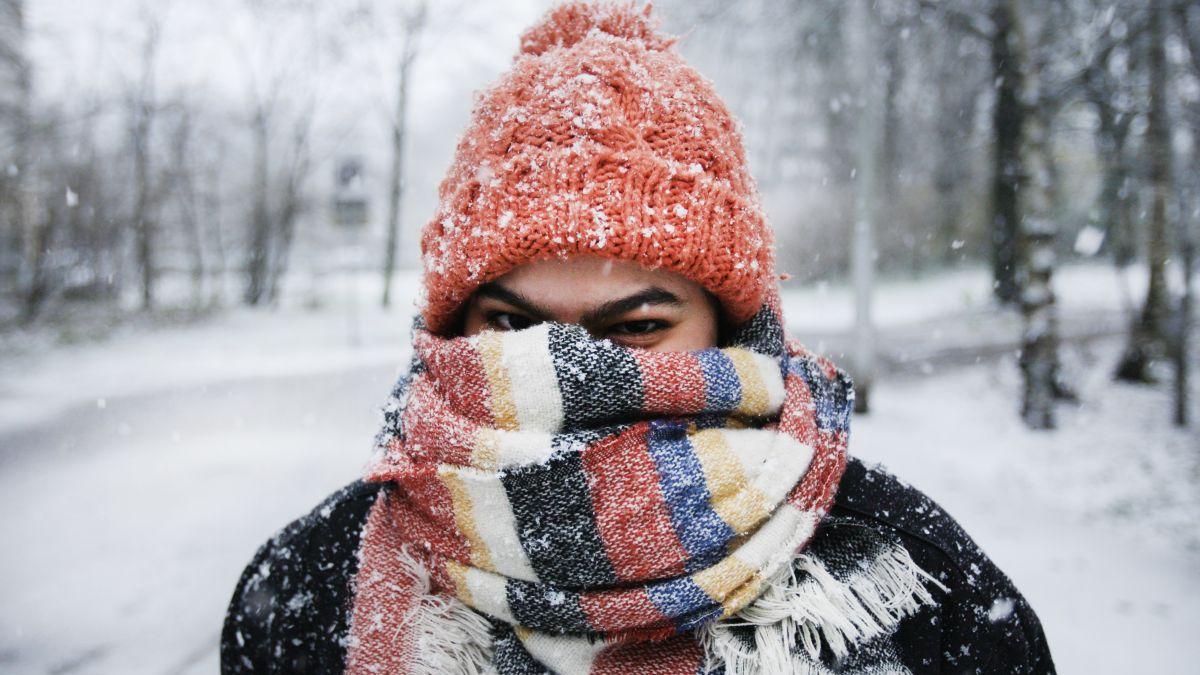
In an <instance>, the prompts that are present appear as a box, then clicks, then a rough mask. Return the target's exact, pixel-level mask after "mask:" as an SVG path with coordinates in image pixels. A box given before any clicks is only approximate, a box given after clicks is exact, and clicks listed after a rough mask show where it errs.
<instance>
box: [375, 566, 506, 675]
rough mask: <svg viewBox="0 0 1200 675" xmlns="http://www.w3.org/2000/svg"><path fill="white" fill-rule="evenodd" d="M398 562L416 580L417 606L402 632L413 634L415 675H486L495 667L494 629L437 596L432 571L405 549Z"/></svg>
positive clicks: (451, 600)
mask: <svg viewBox="0 0 1200 675" xmlns="http://www.w3.org/2000/svg"><path fill="white" fill-rule="evenodd" d="M397 558H398V560H399V562H400V564H401V565H403V566H404V568H405V570H406V572H408V575H409V576H410V577H411V578H412V580H413V583H414V585H413V588H412V594H413V597H414V600H413V606H412V608H411V609H409V611H408V613H407V615H406V616H405V618H404V622H403V623H402V624H401V626H400V627H401V628H402V629H405V630H407V631H411V633H410V636H411V639H412V640H413V661H412V664H411V668H412V673H413V675H482V674H485V673H494V672H495V669H494V668H493V667H492V632H491V631H492V625H491V623H490V622H489V621H488V620H487V619H486V618H484V616H483V615H482V614H479V613H477V612H475V611H474V610H472V609H471V608H470V607H468V606H467V605H466V604H465V603H463V602H462V601H461V600H459V599H457V598H453V597H450V596H448V595H441V594H437V593H434V592H433V590H432V588H433V585H432V583H431V581H430V578H429V571H428V570H427V569H426V568H425V566H424V565H423V564H421V562H420V561H418V560H417V559H416V558H415V557H413V555H412V554H411V553H410V552H409V550H408V547H407V546H403V547H401V548H400V550H399V551H398V553H397Z"/></svg>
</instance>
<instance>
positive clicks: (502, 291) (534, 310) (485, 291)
mask: <svg viewBox="0 0 1200 675" xmlns="http://www.w3.org/2000/svg"><path fill="white" fill-rule="evenodd" d="M475 293H476V295H477V296H478V297H481V298H492V299H495V300H500V301H501V302H506V303H508V304H510V305H512V306H513V307H516V308H517V309H519V310H521V311H522V312H525V313H526V314H529V315H530V318H532V319H537V320H539V321H545V320H546V319H548V318H549V317H550V316H551V314H552V312H550V311H549V310H547V309H545V308H543V307H540V306H538V304H537V303H535V302H533V301H532V300H530V299H529V298H526V297H525V296H523V295H521V294H520V293H517V292H516V291H513V290H510V289H507V288H505V287H504V286H501V285H500V284H498V283H495V282H489V283H486V284H483V285H482V286H480V287H479V288H478V289H476V291H475ZM682 304H683V301H682V300H680V299H679V296H677V295H675V294H674V293H672V292H671V291H668V290H667V289H665V288H662V287H660V286H649V287H647V288H644V289H642V290H640V291H638V292H637V293H634V294H632V295H627V296H625V297H623V298H615V299H613V300H609V301H608V302H605V303H603V304H602V305H600V306H599V307H596V308H595V309H592V310H590V311H588V312H587V313H586V314H584V315H583V316H582V317H581V318H580V321H579V323H581V324H583V325H585V326H594V325H597V324H603V323H604V322H606V321H611V320H612V319H614V318H616V317H618V316H620V315H622V314H625V313H626V312H632V311H633V310H635V309H640V308H641V307H644V306H651V307H655V306H659V307H660V306H663V305H671V306H679V305H682Z"/></svg>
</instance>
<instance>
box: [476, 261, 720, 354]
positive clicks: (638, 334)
mask: <svg viewBox="0 0 1200 675" xmlns="http://www.w3.org/2000/svg"><path fill="white" fill-rule="evenodd" d="M542 321H557V322H559V323H576V324H579V325H581V326H583V327H584V328H586V329H587V330H588V332H590V333H591V334H592V335H593V336H594V337H596V338H607V339H609V340H612V341H613V342H616V343H619V344H622V345H627V346H630V347H642V348H645V349H655V350H662V351H667V350H679V351H682V350H689V349H704V348H706V347H715V346H716V345H717V340H718V335H719V330H718V327H719V321H720V318H719V313H718V310H717V306H716V302H715V301H714V300H713V299H712V297H711V296H710V295H709V294H708V293H706V292H705V290H704V288H703V287H702V286H700V285H699V284H697V283H695V282H694V281H691V280H689V279H685V278H684V277H681V276H679V275H678V274H674V273H672V272H665V271H662V270H651V269H647V268H645V267H642V266H640V265H638V264H636V263H631V262H622V261H615V260H607V259H604V258H595V257H584V258H572V259H570V260H543V261H539V262H533V263H528V264H525V265H521V266H520V267H517V268H516V269H514V270H512V271H511V272H509V273H508V274H505V275H504V276H502V277H500V278H498V279H496V280H495V281H492V282H490V283H487V284H484V285H483V286H480V287H479V289H478V290H477V291H475V294H474V295H472V296H471V299H470V301H468V303H467V307H466V310H465V315H464V317H463V330H462V332H463V334H464V335H474V334H476V333H479V332H481V331H484V330H489V329H490V330H519V329H521V328H526V327H528V326H532V325H533V324H535V323H540V322H542Z"/></svg>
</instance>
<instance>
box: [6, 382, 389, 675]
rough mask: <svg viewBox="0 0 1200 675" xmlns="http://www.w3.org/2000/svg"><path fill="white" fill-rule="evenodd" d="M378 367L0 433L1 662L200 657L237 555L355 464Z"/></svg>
mask: <svg viewBox="0 0 1200 675" xmlns="http://www.w3.org/2000/svg"><path fill="white" fill-rule="evenodd" d="M391 381H392V368H391V367H390V366H387V365H381V366H379V367H370V368H359V369H355V370H351V371H348V372H345V373H327V374H320V375H309V376H302V377H294V378H275V377H273V378H268V379H259V380H248V381H240V382H229V383H225V384H214V385H208V386H200V387H195V388H188V389H184V390H180V391H176V392H170V393H161V394H155V395H145V396H133V397H127V398H119V399H115V400H108V401H105V402H104V407H102V408H101V407H98V406H97V405H95V404H93V405H91V406H87V407H84V408H81V409H74V410H71V411H70V412H69V413H67V414H65V415H64V416H63V417H62V418H60V419H58V420H56V421H54V422H53V423H49V424H45V425H42V426H39V427H37V428H33V429H28V430H25V431H23V432H20V433H17V434H13V435H9V436H5V437H0V448H2V450H0V512H2V514H3V515H0V541H3V542H4V549H5V551H6V552H5V553H4V554H3V555H2V556H0V597H3V598H4V600H3V603H2V606H3V608H2V609H0V672H13V673H186V672H197V673H199V672H206V673H211V672H215V664H216V645H217V633H218V631H219V629H220V624H221V618H222V614H223V612H224V609H225V604H226V602H227V601H228V596H229V594H230V593H231V591H232V589H233V584H234V582H235V581H236V579H237V576H238V574H239V573H240V571H241V568H242V567H243V566H244V565H245V564H246V562H247V561H248V560H249V558H250V555H251V554H252V553H253V552H254V549H255V548H256V547H257V546H258V545H259V544H260V543H261V542H262V541H263V540H264V539H265V538H266V537H267V536H269V535H270V534H271V533H272V532H273V531H274V530H275V529H276V528H278V527H280V526H282V525H283V524H284V523H286V522H287V521H288V520H290V519H291V518H293V517H295V516H297V515H299V514H301V513H302V512H304V511H307V510H308V509H309V508H311V507H312V506H313V505H314V504H316V503H317V502H318V501H319V500H320V499H321V498H322V497H323V496H324V495H325V494H327V493H328V492H331V491H332V490H334V489H336V488H337V487H339V486H341V485H342V484H344V483H346V482H349V481H350V480H353V479H354V477H355V476H356V474H357V473H358V470H359V467H360V466H361V464H362V462H363V459H364V458H365V456H366V451H367V449H368V447H369V445H370V440H371V436H372V434H373V433H374V427H375V412H374V411H375V407H376V406H377V405H378V404H379V403H380V402H381V401H382V400H383V397H384V396H385V394H386V393H387V389H388V387H389V386H390V384H391Z"/></svg>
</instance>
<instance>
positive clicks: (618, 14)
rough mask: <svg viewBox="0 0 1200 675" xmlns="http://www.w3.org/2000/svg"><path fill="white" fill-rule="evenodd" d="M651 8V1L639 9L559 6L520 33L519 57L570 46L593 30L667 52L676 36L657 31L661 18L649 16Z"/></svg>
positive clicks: (631, 6)
mask: <svg viewBox="0 0 1200 675" xmlns="http://www.w3.org/2000/svg"><path fill="white" fill-rule="evenodd" d="M650 8H651V6H650V4H646V6H645V7H643V8H642V9H641V10H639V9H638V8H637V7H636V6H635V4H634V3H632V2H630V3H612V2H603V3H590V2H570V3H567V4H564V5H560V6H559V7H556V8H555V9H553V10H551V11H550V12H549V13H547V14H546V16H545V17H543V18H542V20H541V21H540V22H539V23H537V24H536V25H534V26H533V27H532V28H530V29H529V30H527V31H525V32H524V33H522V34H521V51H520V53H519V54H518V55H517V56H518V58H519V57H520V56H521V55H522V54H531V55H533V56H538V55H540V54H544V53H546V52H548V51H550V50H551V49H554V48H555V47H566V48H570V47H572V46H574V45H576V44H578V43H579V42H580V41H582V40H583V39H584V38H586V37H588V35H590V34H591V33H592V31H597V32H600V33H603V34H605V35H611V36H613V37H616V38H623V39H626V40H629V41H631V42H640V43H641V44H642V45H643V46H644V47H645V48H646V49H652V50H655V51H664V50H666V49H668V48H669V47H670V46H671V45H673V44H675V42H676V40H677V38H676V37H674V36H671V35H665V34H663V33H660V32H658V30H657V28H658V21H657V19H654V18H652V17H651V16H650Z"/></svg>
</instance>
